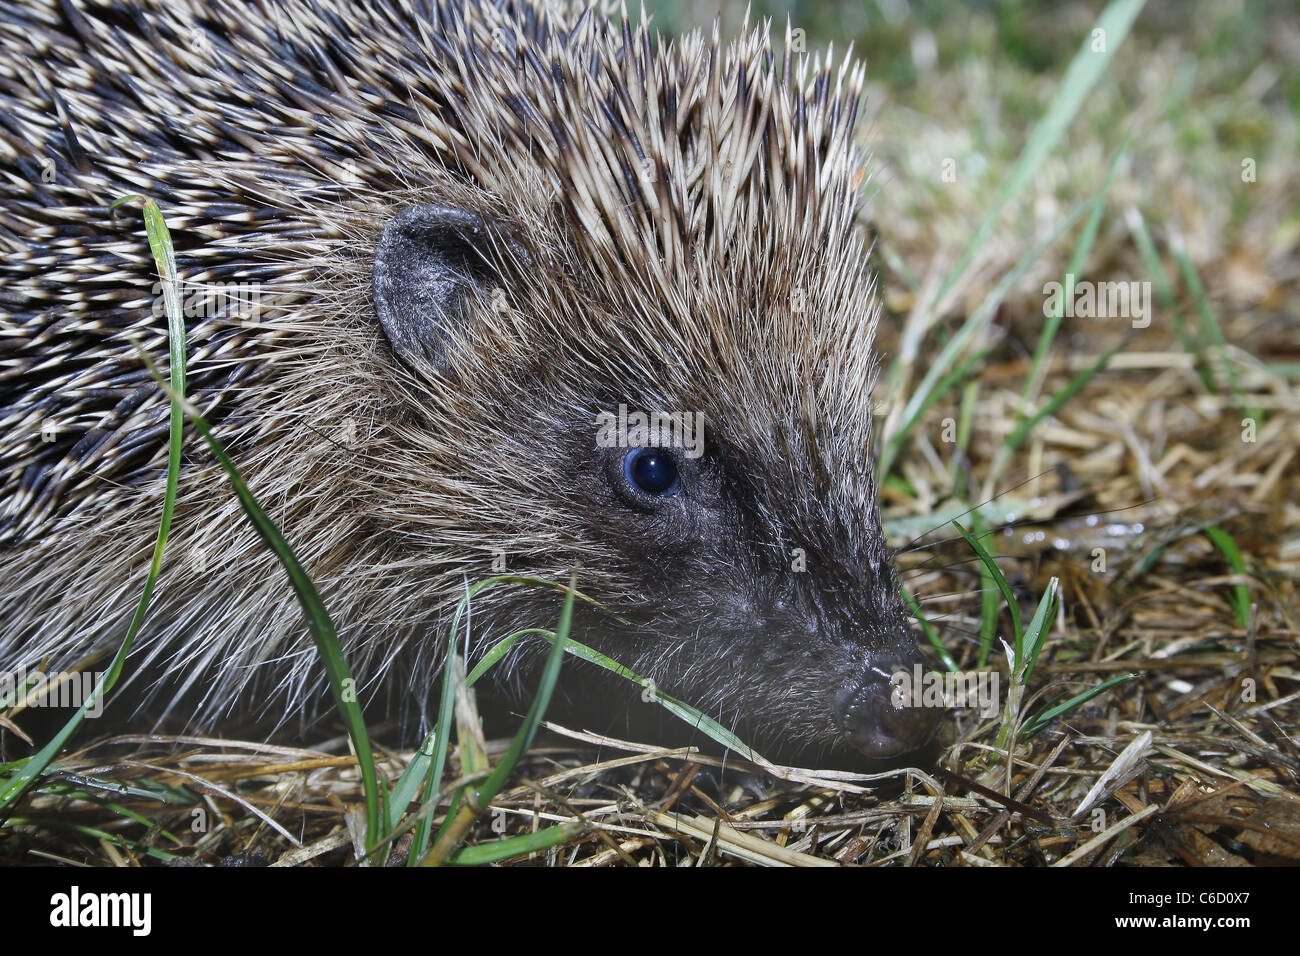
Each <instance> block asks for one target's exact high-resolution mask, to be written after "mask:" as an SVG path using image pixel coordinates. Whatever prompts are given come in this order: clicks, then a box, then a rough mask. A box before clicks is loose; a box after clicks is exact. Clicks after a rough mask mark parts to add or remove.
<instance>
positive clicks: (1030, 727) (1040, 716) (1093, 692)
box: [1020, 674, 1137, 740]
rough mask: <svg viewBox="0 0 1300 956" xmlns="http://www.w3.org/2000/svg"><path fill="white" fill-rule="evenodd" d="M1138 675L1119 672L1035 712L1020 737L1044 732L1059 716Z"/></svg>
mask: <svg viewBox="0 0 1300 956" xmlns="http://www.w3.org/2000/svg"><path fill="white" fill-rule="evenodd" d="M1136 677H1137V675H1136V674H1119V675H1117V676H1115V677H1109V678H1107V679H1106V680H1104V681H1102V682H1101V683H1100V684H1098V685H1097V686H1096V687H1090V688H1088V689H1087V690H1085V691H1084V692H1083V693H1082V694H1076V695H1075V696H1073V697H1071V698H1070V699H1069V700H1066V701H1063V702H1062V703H1059V704H1054V705H1052V706H1051V707H1048V708H1047V709H1046V710H1043V711H1040V712H1038V713H1037V714H1034V716H1032V717H1030V718H1029V719H1028V720H1026V721H1025V722H1024V723H1023V724H1022V725H1021V726H1020V739H1021V740H1027V739H1029V738H1030V737H1033V736H1035V735H1037V734H1039V733H1042V731H1044V730H1045V729H1046V728H1047V725H1048V724H1050V723H1051V722H1052V721H1053V720H1055V719H1056V718H1057V717H1060V716H1061V715H1062V714H1066V713H1069V712H1070V711H1072V710H1074V709H1075V708H1076V707H1078V706H1080V705H1082V704H1086V703H1087V702H1088V701H1090V700H1092V699H1093V698H1094V697H1097V696H1098V695H1100V694H1104V693H1105V692H1106V691H1108V690H1110V689H1111V688H1112V687H1117V686H1119V685H1120V684H1123V683H1126V682H1128V681H1131V680H1133V679H1134V678H1136Z"/></svg>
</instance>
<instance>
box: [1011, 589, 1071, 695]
mask: <svg viewBox="0 0 1300 956" xmlns="http://www.w3.org/2000/svg"><path fill="white" fill-rule="evenodd" d="M1060 593H1061V582H1060V579H1059V578H1052V579H1051V580H1050V581H1049V582H1048V583H1047V590H1046V591H1044V592H1043V596H1042V598H1040V599H1039V601H1038V607H1037V608H1036V609H1035V610H1034V616H1033V617H1032V618H1030V620H1029V626H1028V627H1027V628H1025V638H1024V641H1023V647H1024V658H1023V661H1022V660H1021V659H1020V658H1017V660H1016V666H1017V667H1018V668H1019V669H1020V674H1019V675H1018V679H1019V681H1020V683H1021V685H1022V686H1028V684H1029V675H1030V673H1031V672H1032V671H1033V669H1034V664H1035V663H1037V661H1038V655H1039V652H1041V651H1042V649H1043V645H1044V644H1046V643H1047V642H1046V640H1045V638H1046V636H1047V632H1048V631H1049V630H1050V629H1051V626H1052V615H1053V614H1054V613H1055V611H1056V600H1057V598H1058V597H1059V596H1060Z"/></svg>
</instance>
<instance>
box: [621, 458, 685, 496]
mask: <svg viewBox="0 0 1300 956" xmlns="http://www.w3.org/2000/svg"><path fill="white" fill-rule="evenodd" d="M623 474H624V475H625V476H626V477H627V480H628V481H629V482H630V483H631V484H632V485H634V486H635V487H637V488H639V489H641V490H642V491H644V492H645V493H646V494H648V495H655V496H657V497H662V498H666V497H668V496H669V495H674V494H676V493H677V488H678V486H679V485H680V484H681V481H680V478H679V476H678V474H677V462H675V461H674V460H673V456H672V455H670V454H668V453H667V452H666V451H664V450H663V449H662V448H633V449H632V450H631V451H629V452H628V453H627V457H626V458H624V459H623Z"/></svg>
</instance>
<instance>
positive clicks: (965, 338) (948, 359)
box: [876, 200, 1090, 476]
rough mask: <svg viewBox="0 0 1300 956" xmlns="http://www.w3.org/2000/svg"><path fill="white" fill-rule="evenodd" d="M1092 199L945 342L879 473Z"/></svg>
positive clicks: (879, 464) (887, 444)
mask: <svg viewBox="0 0 1300 956" xmlns="http://www.w3.org/2000/svg"><path fill="white" fill-rule="evenodd" d="M1088 202H1090V200H1086V201H1084V202H1083V203H1080V204H1079V205H1077V206H1075V208H1074V209H1073V210H1072V211H1071V212H1070V214H1069V215H1068V216H1066V217H1065V218H1064V219H1062V220H1061V221H1060V222H1058V223H1057V224H1056V226H1055V227H1054V228H1053V229H1052V232H1051V234H1050V235H1048V236H1047V237H1046V238H1044V239H1043V240H1042V241H1041V242H1039V243H1037V244H1036V245H1035V246H1034V247H1033V248H1032V249H1030V250H1029V251H1028V252H1026V253H1025V254H1024V255H1023V256H1022V257H1021V258H1020V261H1019V262H1017V263H1016V264H1015V266H1014V267H1013V268H1012V269H1011V270H1010V271H1009V272H1008V273H1007V274H1006V275H1005V276H1003V277H1002V280H1001V281H1000V282H999V283H998V284H997V285H996V286H995V287H994V288H993V290H992V291H991V292H990V293H989V294H988V295H987V296H985V298H984V301H983V302H981V303H980V305H979V307H978V308H977V309H976V310H975V311H974V312H972V313H971V314H970V315H969V316H968V317H967V319H966V321H965V322H964V323H963V324H962V326H961V328H960V329H958V330H957V332H956V333H955V334H954V335H953V337H952V338H950V339H949V340H948V341H947V342H946V343H945V344H944V346H943V348H942V349H941V350H940V351H939V355H938V356H937V357H936V358H935V360H934V362H933V363H931V365H930V368H929V371H927V372H926V373H925V377H924V378H922V379H921V382H920V384H919V385H917V387H916V388H915V389H914V390H913V391H912V395H911V397H910V398H909V399H908V401H907V404H906V405H905V406H904V407H903V412H902V415H901V416H900V417H899V425H898V429H897V430H896V431H895V432H894V434H893V435H890V436H889V437H888V439H887V440H886V441H885V447H884V448H883V449H882V450H881V453H880V460H879V461H878V462H877V463H876V474H877V475H879V476H885V475H888V474H889V469H890V467H892V465H893V462H894V458H895V457H896V456H897V454H898V451H899V449H900V448H901V446H902V444H903V442H904V441H906V439H907V436H908V433H909V432H910V431H911V429H912V427H913V426H914V425H915V424H916V422H917V421H918V420H919V419H920V417H921V414H922V412H924V411H925V409H927V408H929V407H930V406H931V405H932V404H934V402H935V401H936V399H937V398H938V397H939V396H940V395H941V394H942V391H937V389H938V387H939V385H940V383H941V382H942V383H943V385H944V387H945V388H948V387H951V386H952V385H954V384H956V382H957V381H960V379H961V377H962V376H961V375H960V374H957V373H955V372H954V371H953V369H954V368H955V367H958V366H957V363H958V358H957V357H958V356H959V355H960V354H961V353H962V352H963V351H964V350H965V348H966V347H967V346H968V345H969V344H970V343H971V341H972V340H974V338H975V336H976V335H977V334H978V333H979V332H981V331H982V330H983V329H984V328H985V326H987V325H988V324H989V322H991V321H992V320H993V316H994V315H995V314H996V313H997V309H998V306H999V305H1001V304H1002V300H1003V299H1005V298H1006V296H1007V293H1008V292H1009V291H1010V290H1011V287H1012V286H1014V285H1015V284H1016V282H1018V281H1019V280H1020V277H1021V276H1023V275H1024V274H1025V273H1026V272H1027V271H1028V270H1029V268H1030V267H1031V266H1032V265H1033V264H1034V263H1035V262H1037V261H1038V258H1039V257H1040V256H1041V255H1042V254H1043V252H1044V251H1045V250H1046V249H1047V248H1048V247H1049V246H1051V245H1052V244H1053V243H1054V242H1055V241H1056V240H1057V239H1058V238H1059V237H1060V236H1061V235H1062V234H1063V233H1064V232H1066V231H1067V230H1068V229H1069V228H1070V227H1071V226H1073V225H1074V223H1075V222H1076V221H1077V220H1078V219H1079V217H1080V216H1082V215H1083V213H1084V212H1085V211H1086V210H1087V208H1088ZM970 361H971V360H967V363H966V364H969V363H970ZM958 371H960V368H958Z"/></svg>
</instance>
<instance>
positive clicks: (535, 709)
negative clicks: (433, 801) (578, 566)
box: [478, 575, 577, 807]
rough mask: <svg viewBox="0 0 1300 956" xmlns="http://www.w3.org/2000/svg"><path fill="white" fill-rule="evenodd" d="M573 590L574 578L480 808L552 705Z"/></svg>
mask: <svg viewBox="0 0 1300 956" xmlns="http://www.w3.org/2000/svg"><path fill="white" fill-rule="evenodd" d="M576 589H577V576H576V575H574V577H573V578H572V579H571V580H570V581H569V593H568V594H566V595H565V596H564V607H563V608H562V609H561V610H560V623H559V625H558V626H557V627H556V628H555V636H554V637H553V638H552V640H551V652H550V654H548V655H547V657H546V665H545V667H543V669H542V679H541V683H540V684H539V686H538V688H537V693H536V694H534V695H533V701H532V703H531V704H530V705H529V707H528V714H527V716H526V717H525V718H524V722H523V724H522V725H521V726H520V728H519V731H518V732H517V733H516V734H515V736H514V739H513V740H511V741H510V747H509V748H508V749H507V750H506V752H505V754H504V755H503V756H502V757H501V759H500V760H499V761H498V762H497V765H496V768H495V769H494V770H493V771H492V773H491V774H489V775H488V778H487V780H486V781H484V783H483V786H481V787H480V788H479V791H478V798H479V806H481V807H482V806H486V805H487V804H488V803H489V802H490V801H491V800H492V798H493V797H495V796H496V795H497V793H499V792H500V790H501V788H502V787H503V786H505V782H506V779H507V778H508V777H509V776H510V774H511V772H512V771H513V770H514V768H515V764H516V763H518V762H519V758H520V757H521V756H523V753H524V751H525V750H527V749H528V746H529V745H530V744H531V743H532V742H533V737H534V735H536V733H537V727H538V725H539V724H540V723H541V722H542V715H544V714H545V713H546V708H547V706H549V705H550V703H551V695H552V694H553V693H554V691H555V684H556V682H557V681H558V680H559V679H560V665H561V664H563V663H564V649H565V646H566V644H567V642H568V640H569V628H570V627H571V626H572V624H573V597H574V593H575V592H576Z"/></svg>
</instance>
